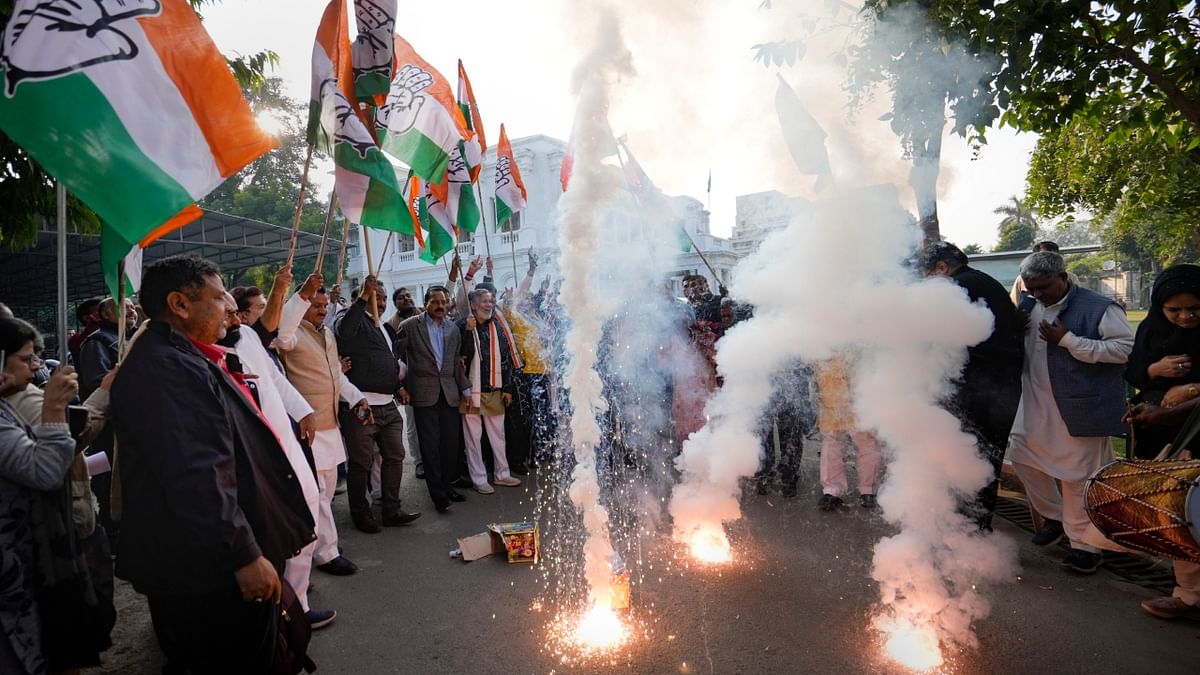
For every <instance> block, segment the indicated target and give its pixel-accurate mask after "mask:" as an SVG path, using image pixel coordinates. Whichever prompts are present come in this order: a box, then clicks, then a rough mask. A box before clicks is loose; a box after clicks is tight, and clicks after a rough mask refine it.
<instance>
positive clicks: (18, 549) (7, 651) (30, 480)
mask: <svg viewBox="0 0 1200 675" xmlns="http://www.w3.org/2000/svg"><path fill="white" fill-rule="evenodd" d="M40 344H41V336H39V335H38V333H37V330H36V329H34V328H33V326H30V325H29V324H28V323H26V322H24V321H21V320H20V319H0V350H2V351H0V353H2V354H4V372H3V374H0V399H3V397H6V396H9V395H11V394H13V393H16V392H19V391H21V390H23V389H25V387H26V386H28V384H29V383H30V382H32V381H33V377H34V374H35V373H36V371H37V368H38V367H39V366H40V365H41V363H40V361H39V359H38V356H37V348H38V346H39V345H40ZM78 391H79V382H78V377H77V376H76V375H75V372H74V369H73V368H71V367H70V366H65V367H63V368H59V369H58V370H57V371H56V372H55V373H54V375H52V376H51V377H50V380H49V382H48V383H47V384H46V390H45V399H44V401H45V402H44V404H43V405H44V408H43V410H42V423H41V424H38V425H37V426H36V427H30V426H29V425H27V424H25V423H24V422H23V421H22V420H21V418H20V416H19V415H18V414H17V412H16V411H15V410H14V409H13V408H12V406H11V405H9V404H8V402H7V401H4V400H0V625H3V627H4V633H5V637H4V638H3V639H0V673H30V674H33V673H42V672H45V670H46V655H45V654H44V653H43V651H42V649H43V647H42V639H41V622H40V618H39V615H38V605H37V601H36V599H35V596H34V592H35V591H34V580H35V579H34V528H33V518H34V509H35V503H36V501H37V499H38V493H39V492H42V491H48V490H56V489H59V490H60V489H62V487H63V480H64V478H65V477H66V475H67V469H68V468H69V467H70V465H71V461H72V460H73V459H74V457H75V441H74V439H72V438H71V432H70V429H69V427H68V425H67V404H68V403H69V402H70V401H71V399H73V398H74V397H75V394H76V392H78Z"/></svg>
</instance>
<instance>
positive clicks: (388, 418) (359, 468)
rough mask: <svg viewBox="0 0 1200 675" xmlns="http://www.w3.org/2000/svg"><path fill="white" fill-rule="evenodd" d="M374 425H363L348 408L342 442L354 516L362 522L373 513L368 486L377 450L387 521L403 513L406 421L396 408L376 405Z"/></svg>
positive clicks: (345, 411)
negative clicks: (401, 489)
mask: <svg viewBox="0 0 1200 675" xmlns="http://www.w3.org/2000/svg"><path fill="white" fill-rule="evenodd" d="M371 414H372V415H374V416H375V422H374V423H373V424H367V425H365V426H364V425H363V424H362V423H361V422H359V421H358V418H357V417H355V416H354V411H353V410H351V409H349V408H347V409H345V410H343V411H342V413H341V423H342V438H344V439H345V440H346V455H347V457H348V458H349V460H350V461H349V467H348V471H347V474H346V493H347V496H348V497H349V499H350V515H351V516H352V517H354V518H362V517H364V516H368V515H370V513H371V506H370V502H369V501H368V500H367V490H368V489H369V488H368V482H369V480H370V477H371V462H372V461H373V459H374V452H375V446H376V445H378V446H379V454H380V457H381V467H380V476H379V482H380V483H382V485H381V486H380V487H381V488H382V492H383V496H382V499H381V503H382V506H381V508H382V511H383V515H384V517H387V516H390V515H393V514H395V513H397V512H398V511H400V480H401V479H402V478H403V477H404V418H403V417H402V416H401V415H400V410H399V408H397V407H396V406H395V404H391V403H389V404H387V405H373V406H371Z"/></svg>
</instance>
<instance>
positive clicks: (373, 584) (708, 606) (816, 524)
mask: <svg viewBox="0 0 1200 675" xmlns="http://www.w3.org/2000/svg"><path fill="white" fill-rule="evenodd" d="M806 454H807V457H806V460H805V480H804V483H803V484H804V485H815V475H813V474H815V461H813V458H815V454H816V453H815V452H810V453H806ZM406 475H408V476H411V474H406ZM405 482H406V488H405V498H406V499H407V500H408V507H409V508H417V509H419V510H422V511H424V512H425V513H424V515H423V517H422V518H421V519H420V520H419V521H417V522H416V523H414V524H413V525H411V526H407V527H402V528H388V529H386V530H385V531H384V532H383V533H381V534H377V535H364V534H361V533H359V532H357V531H355V530H353V528H352V527H351V526H350V523H349V518H348V515H347V514H346V513H345V512H344V506H345V503H344V501H343V499H344V498H339V500H338V502H337V505H338V506H340V507H342V509H343V510H342V511H341V512H340V517H341V519H342V520H341V522H340V523H339V524H340V525H341V526H342V528H343V529H342V532H343V546H344V548H345V553H346V555H347V556H349V557H351V558H352V559H354V560H355V561H356V562H357V563H358V564H359V565H360V566H361V567H362V571H361V572H360V573H359V574H357V575H355V576H352V577H345V578H338V577H330V576H328V575H324V574H321V573H319V572H316V573H314V574H315V578H314V580H315V583H316V588H315V590H314V591H313V593H312V595H311V599H312V602H313V604H314V605H315V606H318V607H334V608H336V609H337V610H338V613H339V616H338V619H337V621H336V622H335V623H334V624H333V625H332V626H330V627H329V628H327V629H325V630H323V631H321V632H319V633H317V634H316V635H315V636H314V640H313V645H312V648H311V651H310V653H311V654H312V655H313V658H314V659H315V660H316V662H317V664H318V665H319V667H320V670H319V672H322V673H550V672H560V673H561V672H633V673H822V672H824V673H866V672H870V673H880V672H902V671H901V670H900V669H898V668H897V667H895V666H894V665H892V664H890V663H889V662H887V661H885V660H884V659H883V658H882V657H881V655H880V648H879V644H878V638H877V637H876V636H875V634H874V633H873V631H872V630H871V629H870V627H869V625H870V616H871V610H872V605H873V603H874V602H875V600H876V590H875V588H874V585H873V583H872V582H871V581H870V577H869V565H870V556H871V554H870V551H871V546H872V544H873V543H874V541H876V540H877V539H878V538H879V537H880V536H881V535H882V534H884V533H886V532H887V527H886V526H885V525H884V523H882V521H881V520H880V519H879V517H878V516H877V515H874V514H871V513H868V512H865V511H863V510H861V509H859V508H858V507H857V506H855V507H853V508H848V509H846V510H845V511H844V512H842V513H837V514H826V513H820V512H818V511H817V509H816V506H815V503H816V497H817V496H818V495H817V492H816V488H815V487H814V488H813V489H812V490H811V491H810V492H809V493H802V494H801V496H800V497H799V498H798V499H795V500H782V499H780V498H779V496H778V495H774V496H770V497H760V496H757V495H750V496H748V497H747V498H746V500H745V503H746V518H745V519H744V521H743V522H742V523H741V524H739V525H738V526H737V527H736V528H734V531H733V534H734V541H735V544H738V545H740V546H741V547H742V551H741V556H742V557H741V560H742V562H741V564H739V565H738V566H736V567H734V568H731V569H726V570H723V571H721V572H719V573H717V572H713V571H711V570H702V569H691V570H689V569H685V568H684V567H683V566H682V565H679V564H669V562H670V561H668V564H666V565H664V564H662V563H661V562H660V564H659V566H658V568H657V571H656V572H655V573H654V575H647V576H646V578H645V583H644V584H643V585H642V586H641V587H639V588H637V589H636V591H635V593H636V594H635V602H636V604H637V608H638V610H637V611H638V615H639V616H640V617H641V619H642V621H643V623H644V624H645V625H646V626H648V628H647V631H648V634H647V635H645V636H643V637H641V638H639V639H638V640H637V641H636V642H634V643H633V644H632V645H630V646H629V647H628V648H627V649H626V650H625V651H623V652H622V653H621V654H619V655H618V656H616V657H614V658H613V659H612V660H610V661H608V662H585V663H579V662H572V663H564V662H563V661H562V660H561V657H560V656H558V655H556V654H555V653H554V650H553V649H552V648H551V647H550V646H548V644H547V637H546V636H547V630H546V622H547V620H548V619H549V617H550V614H551V613H552V612H551V608H546V609H544V610H543V611H542V612H535V611H532V610H531V606H532V605H533V603H534V602H535V599H536V598H537V596H538V595H539V593H540V592H541V590H542V586H541V582H540V578H541V577H540V575H539V573H538V571H537V570H535V569H533V568H532V567H530V566H524V565H507V564H505V562H504V561H503V560H502V559H501V558H500V557H498V556H492V557H488V558H484V559H482V560H478V561H475V562H472V563H463V562H461V561H458V560H452V559H450V558H449V556H448V551H449V550H450V549H451V548H453V547H454V545H455V543H454V542H455V539H456V538H457V537H461V536H465V535H468V534H472V533H475V532H479V531H482V530H483V528H484V526H485V525H486V524H487V523H489V522H504V521H509V520H519V519H524V518H528V517H530V516H531V515H532V513H533V507H532V501H531V500H532V493H531V492H527V491H526V489H525V488H524V487H522V488H515V489H505V488H498V489H497V493H496V494H495V495H492V496H479V495H475V494H474V493H472V494H471V496H470V497H469V499H468V501H467V502H465V503H463V504H456V505H454V507H453V509H452V511H451V513H449V514H445V515H439V514H437V513H435V512H434V511H433V509H432V507H431V506H430V504H429V502H428V496H427V494H426V493H425V492H424V490H423V489H418V487H421V488H423V486H418V484H417V483H416V482H415V481H413V482H412V483H409V478H406V481H405ZM997 529H998V532H999V533H1000V534H1001V535H1002V536H1008V537H1013V538H1014V539H1016V540H1017V541H1019V542H1020V561H1021V565H1022V568H1023V569H1022V571H1021V573H1020V576H1019V577H1018V578H1015V579H1014V580H1013V582H1012V583H1011V584H1008V585H1005V586H1003V587H1001V588H999V589H997V590H996V592H994V593H993V594H992V599H993V603H994V606H993V610H992V614H991V616H990V617H989V618H988V619H986V620H984V621H982V622H980V623H979V625H978V627H977V634H978V637H979V642H980V645H979V648H978V649H974V650H968V651H964V652H962V653H959V654H954V655H950V657H949V663H948V664H947V666H946V667H945V668H944V670H943V672H949V673H963V674H974V673H1085V672H1086V673H1094V672H1107V673H1195V672H1200V665H1198V664H1200V623H1192V624H1179V623H1168V622H1163V621H1159V620H1156V619H1153V618H1151V617H1148V616H1146V615H1144V614H1143V613H1142V612H1141V611H1140V609H1139V608H1138V602H1139V601H1140V600H1142V599H1144V598H1147V597H1152V596H1154V595H1155V594H1156V593H1155V592H1153V591H1149V590H1146V589H1143V588H1140V587H1137V586H1134V585H1132V584H1129V583H1126V582H1124V581H1122V580H1121V579H1119V578H1118V577H1116V576H1114V575H1112V574H1111V573H1108V572H1105V571H1103V570H1102V571H1101V572H1100V573H1098V574H1096V575H1094V576H1090V577H1080V576H1074V575H1070V574H1068V573H1066V572H1064V571H1062V570H1061V569H1060V568H1059V566H1058V559H1057V557H1055V556H1059V557H1060V556H1061V551H1057V550H1056V551H1053V552H1050V553H1047V552H1046V551H1042V550H1040V549H1037V548H1036V547H1034V546H1032V545H1031V544H1029V543H1028V541H1027V540H1028V534H1027V533H1026V532H1024V531H1022V530H1020V529H1018V528H1016V527H1014V526H1013V525H1011V524H1010V523H1008V522H1007V521H1003V520H999V521H998V523H997ZM650 557H653V556H650ZM658 574H661V580H660V578H659V577H658V576H657V575H658ZM120 601H121V602H120V604H121V610H122V622H123V626H122V629H121V631H120V632H119V634H118V635H117V645H116V646H115V647H114V649H113V650H112V651H111V652H110V653H109V656H108V657H107V664H106V668H104V669H100V670H98V671H91V672H106V673H107V672H111V673H118V672H119V673H143V672H145V673H149V672H155V671H156V669H157V667H158V665H159V657H158V655H157V650H156V648H155V646H154V642H153V635H152V632H151V631H150V627H149V622H148V618H147V617H146V614H145V609H144V603H143V602H142V600H141V598H140V597H138V596H137V595H136V594H133V593H132V592H131V591H129V590H128V588H126V589H124V590H123V591H122V592H121V598H120Z"/></svg>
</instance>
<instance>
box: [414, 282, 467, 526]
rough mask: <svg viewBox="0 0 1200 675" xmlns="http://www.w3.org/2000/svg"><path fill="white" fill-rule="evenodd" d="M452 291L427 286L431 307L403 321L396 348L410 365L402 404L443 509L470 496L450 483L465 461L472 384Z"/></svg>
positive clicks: (432, 495) (432, 490)
mask: <svg viewBox="0 0 1200 675" xmlns="http://www.w3.org/2000/svg"><path fill="white" fill-rule="evenodd" d="M449 308H450V291H449V290H448V289H447V288H446V287H445V286H430V287H429V289H428V290H426V291H425V312H424V313H423V314H419V315H417V316H414V317H411V318H409V319H407V320H405V321H404V322H403V323H401V324H400V334H399V335H398V336H397V338H396V352H397V354H398V355H399V356H400V358H401V359H402V360H403V361H404V362H405V363H407V364H408V373H407V376H406V377H405V380H404V382H403V383H402V384H401V387H400V403H401V404H403V405H411V406H412V407H413V416H414V417H415V418H416V422H417V437H418V439H419V440H418V442H419V443H420V446H421V452H422V453H423V454H424V456H425V485H426V486H427V487H428V488H429V497H430V498H431V499H432V500H433V505H434V507H435V508H436V509H437V511H438V513H445V512H446V510H447V509H449V508H450V503H451V502H461V501H464V500H465V499H466V497H464V496H463V495H462V494H461V493H459V492H457V491H455V490H454V489H453V488H451V487H450V481H452V480H454V478H455V477H456V475H457V472H458V466H459V464H460V462H461V455H460V454H459V433H460V425H461V424H462V422H461V421H460V415H459V413H458V404H459V402H460V400H461V396H463V395H469V394H470V390H469V386H470V384H469V383H468V382H467V377H466V374H465V373H464V372H463V367H462V362H461V361H460V360H459V358H458V354H459V351H460V347H461V343H462V337H461V335H460V334H459V331H458V327H457V326H455V325H454V324H453V323H452V322H450V321H447V320H446V313H447V312H448V311H449Z"/></svg>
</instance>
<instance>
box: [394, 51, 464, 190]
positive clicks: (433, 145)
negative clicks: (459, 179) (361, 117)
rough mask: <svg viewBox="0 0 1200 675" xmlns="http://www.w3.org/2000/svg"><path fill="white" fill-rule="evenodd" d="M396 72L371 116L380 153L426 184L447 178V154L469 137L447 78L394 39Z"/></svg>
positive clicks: (448, 161) (448, 156) (448, 155)
mask: <svg viewBox="0 0 1200 675" xmlns="http://www.w3.org/2000/svg"><path fill="white" fill-rule="evenodd" d="M395 46H396V56H395V67H396V70H395V72H396V74H395V76H394V77H393V79H392V86H391V89H390V90H389V91H388V96H387V100H386V101H385V102H384V104H383V105H382V106H380V107H379V109H378V111H377V112H376V116H377V122H376V125H377V127H380V128H381V130H380V135H381V139H382V145H383V150H384V152H386V153H388V154H390V155H392V156H393V157H396V158H397V159H399V160H400V161H401V162H404V163H405V164H407V165H408V166H409V167H411V168H412V170H413V173H415V174H416V175H417V176H419V177H420V178H421V179H423V180H425V181H428V182H431V183H441V182H443V181H444V180H445V178H446V169H447V167H448V166H449V165H450V155H451V154H452V153H453V152H454V150H455V148H457V147H458V144H459V142H460V141H463V140H466V139H467V138H468V137H469V136H470V133H471V132H470V131H469V130H468V129H467V125H466V121H465V120H464V119H463V116H462V113H461V112H459V109H458V103H457V102H456V101H455V100H454V93H453V92H452V91H451V90H450V84H449V82H447V81H446V78H445V77H443V76H442V74H441V73H439V72H438V71H437V69H436V68H434V67H433V66H431V65H429V62H427V61H426V60H425V59H423V58H421V57H420V55H418V54H417V52H416V51H415V50H414V49H413V48H412V45H410V44H409V43H408V42H407V41H405V39H404V38H402V37H400V36H399V35H397V36H396V40H395Z"/></svg>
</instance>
